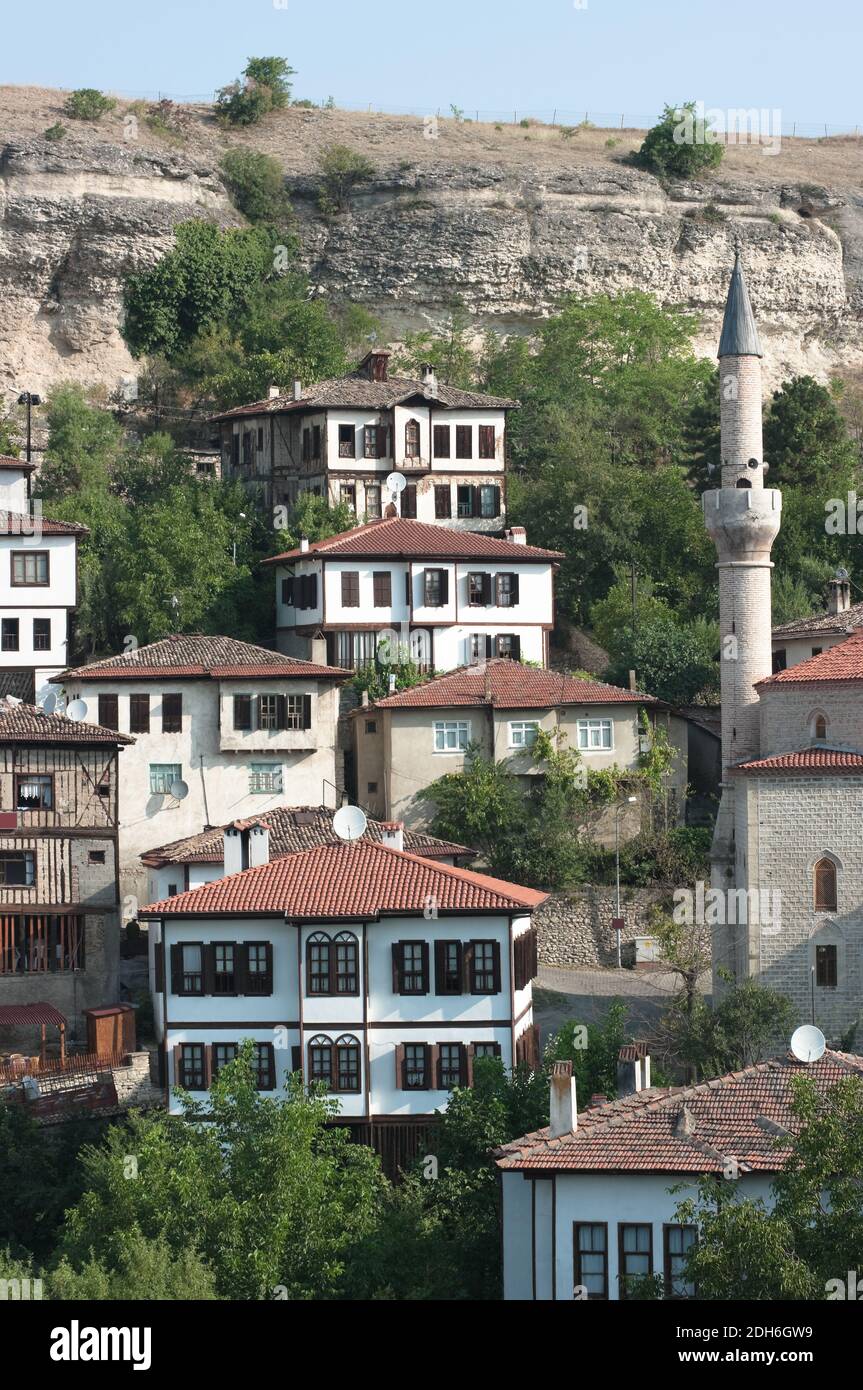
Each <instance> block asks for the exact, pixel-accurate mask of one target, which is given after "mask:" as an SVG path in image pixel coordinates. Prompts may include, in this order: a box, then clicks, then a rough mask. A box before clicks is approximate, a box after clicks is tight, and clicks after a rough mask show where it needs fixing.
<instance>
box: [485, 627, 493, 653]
mask: <svg viewBox="0 0 863 1390" xmlns="http://www.w3.org/2000/svg"><path fill="white" fill-rule="evenodd" d="M485 654H486V656H487V657H492V656H494V638H493V637H492V635H491V633H490V632H487V633H486V637H485Z"/></svg>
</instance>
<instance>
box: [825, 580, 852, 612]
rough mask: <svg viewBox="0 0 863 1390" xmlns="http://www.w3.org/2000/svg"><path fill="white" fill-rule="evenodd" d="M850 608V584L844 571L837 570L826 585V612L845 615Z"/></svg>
mask: <svg viewBox="0 0 863 1390" xmlns="http://www.w3.org/2000/svg"><path fill="white" fill-rule="evenodd" d="M850 607H851V583H850V581H849V579H848V574H847V571H846V570H837V571H836V574H835V575H834V577H833V578H832V579H831V580H830V583H829V584H828V585H827V612H828V613H847V612H848V609H849V608H850Z"/></svg>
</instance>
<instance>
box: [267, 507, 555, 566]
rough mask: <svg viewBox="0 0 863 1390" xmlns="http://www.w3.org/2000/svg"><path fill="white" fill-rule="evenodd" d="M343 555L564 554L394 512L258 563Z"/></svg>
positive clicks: (530, 557)
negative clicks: (451, 527) (415, 519)
mask: <svg viewBox="0 0 863 1390" xmlns="http://www.w3.org/2000/svg"><path fill="white" fill-rule="evenodd" d="M343 555H350V556H353V557H355V558H357V559H375V558H376V557H377V558H386V559H393V560H399V559H410V560H482V559H486V560H511V561H512V562H513V564H516V563H521V564H524V563H530V562H531V561H537V560H562V559H563V553H562V551H559V550H543V549H541V547H540V546H537V545H519V544H517V543H516V542H514V541H508V540H502V539H501V538H500V537H498V536H485V535H482V534H481V533H479V532H476V531H453V530H450V529H449V528H448V527H446V526H433V525H431V524H430V523H428V522H425V521H406V520H405V519H404V518H403V517H399V516H394V517H384V518H383V519H382V520H379V521H368V522H366V523H365V525H363V526H352V527H351V529H350V530H349V531H341V532H340V533H339V534H338V535H337V536H330V537H329V539H327V540H323V541H312V542H311V544H310V545H309V548H308V550H299V549H296V550H286V551H285V552H284V554H282V555H272V556H270V557H269V559H266V560H263V561H262V564H264V565H276V564H281V563H282V562H284V561H285V560H298V559H308V558H310V559H314V558H315V557H316V556H320V557H322V558H326V557H327V556H332V557H333V558H334V559H338V558H339V557H340V556H343Z"/></svg>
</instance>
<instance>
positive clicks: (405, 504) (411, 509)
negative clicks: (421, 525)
mask: <svg viewBox="0 0 863 1390" xmlns="http://www.w3.org/2000/svg"><path fill="white" fill-rule="evenodd" d="M401 514H402V516H403V517H407V518H408V519H409V520H411V521H415V520H416V514H417V485H416V483H408V485H407V487H406V488H405V490H404V492H403V493H402V507H401Z"/></svg>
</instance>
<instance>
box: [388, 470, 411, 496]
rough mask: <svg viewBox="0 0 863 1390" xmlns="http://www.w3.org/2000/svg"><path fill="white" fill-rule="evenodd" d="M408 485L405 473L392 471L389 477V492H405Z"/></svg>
mask: <svg viewBox="0 0 863 1390" xmlns="http://www.w3.org/2000/svg"><path fill="white" fill-rule="evenodd" d="M407 485H408V480H407V478H406V477H405V475H404V473H390V474H389V476H388V477H387V489H388V491H389V492H392V493H395V494H398V493H400V492H404V490H405V488H406V487H407Z"/></svg>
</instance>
